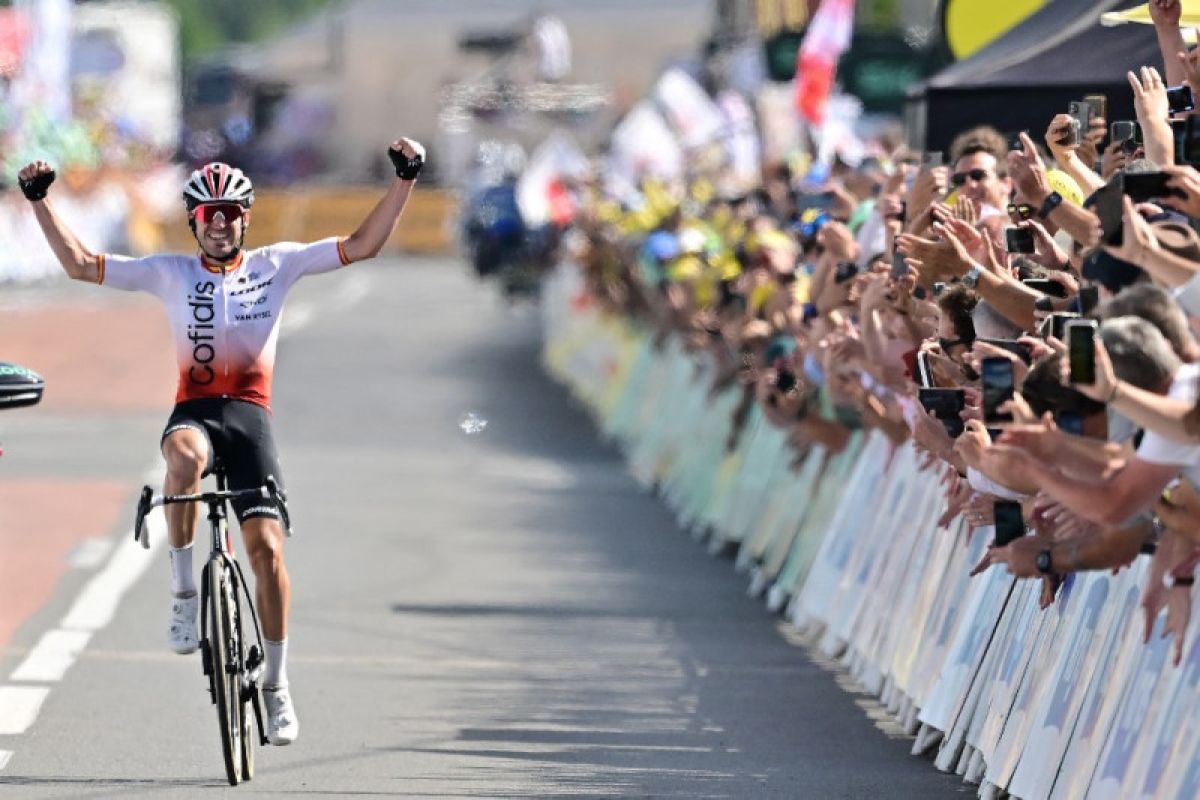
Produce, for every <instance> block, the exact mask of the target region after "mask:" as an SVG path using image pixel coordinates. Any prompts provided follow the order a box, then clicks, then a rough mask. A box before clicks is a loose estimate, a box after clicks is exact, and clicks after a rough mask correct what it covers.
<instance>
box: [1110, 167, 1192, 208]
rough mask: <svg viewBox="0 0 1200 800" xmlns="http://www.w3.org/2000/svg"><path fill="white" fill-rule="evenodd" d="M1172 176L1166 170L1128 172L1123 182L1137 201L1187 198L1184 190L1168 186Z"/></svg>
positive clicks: (1130, 196) (1128, 193) (1125, 189)
mask: <svg viewBox="0 0 1200 800" xmlns="http://www.w3.org/2000/svg"><path fill="white" fill-rule="evenodd" d="M1170 179H1171V176H1170V175H1168V174H1167V173H1165V172H1126V173H1125V174H1124V176H1123V179H1122V182H1123V184H1124V192H1125V194H1127V195H1129V199H1130V200H1132V201H1133V202H1135V203H1143V202H1145V201H1147V200H1153V199H1155V198H1158V197H1172V196H1174V197H1182V198H1184V199H1186V198H1187V195H1185V194H1184V193H1183V192H1181V191H1180V190H1178V189H1173V188H1171V187H1169V186H1167V181H1169V180H1170Z"/></svg>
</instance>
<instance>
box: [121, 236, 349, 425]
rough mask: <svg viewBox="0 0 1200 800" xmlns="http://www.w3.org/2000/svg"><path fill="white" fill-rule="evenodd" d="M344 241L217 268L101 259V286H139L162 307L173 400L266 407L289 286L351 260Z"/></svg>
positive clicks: (291, 245)
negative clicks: (170, 344) (173, 358)
mask: <svg viewBox="0 0 1200 800" xmlns="http://www.w3.org/2000/svg"><path fill="white" fill-rule="evenodd" d="M343 241H344V240H343V239H338V238H329V239H322V240H321V241H319V242H313V243H312V244H296V243H295V242H281V243H279V244H274V245H270V246H268V247H261V248H258V249H256V250H244V251H242V252H241V253H239V254H238V258H237V260H236V261H234V262H232V263H230V264H227V265H221V264H219V263H217V262H213V261H209V260H208V259H205V258H202V257H201V256H198V255H191V256H188V255H154V256H147V257H146V258H127V257H124V256H113V255H107V256H101V257H100V275H99V280H98V283H100V284H102V285H104V286H111V287H113V288H114V289H124V290H126V291H139V290H140V291H144V292H149V293H151V294H153V295H155V296H157V297H158V298H159V299H160V300H162V302H163V305H164V306H166V309H167V319H168V320H169V322H170V326H171V333H172V335H173V336H174V338H175V349H176V354H177V358H178V362H179V391H178V392H177V393H176V395H175V402H176V403H181V402H183V401H185V400H195V399H198V398H202V397H231V398H237V399H240V400H249V401H250V402H252V403H257V404H258V405H260V406H264V407H266V408H270V407H271V375H272V372H273V370H274V367H275V345H276V342H277V341H278V338H279V320H280V317H281V315H282V311H283V301H284V298H285V297H286V296H287V293H288V290H289V289H291V288H292V284H294V283H295V282H296V281H297V280H298V279H299V278H301V277H303V276H304V275H316V274H318V273H322V272H329V271H331V270H334V269H337V268H338V267H341V266H345V265H347V264H349V263H350V261H349V259H347V258H346V252H345V250H344V248H343V245H342V243H343Z"/></svg>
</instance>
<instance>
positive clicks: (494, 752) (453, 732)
mask: <svg viewBox="0 0 1200 800" xmlns="http://www.w3.org/2000/svg"><path fill="white" fill-rule="evenodd" d="M14 297H15V298H16V299H13V298H14ZM93 301H94V302H96V303H99V305H98V306H96V308H98V309H100V311H98V312H97V313H99V314H100V315H101V316H100V317H98V319H99V320H100V321H99V322H95V323H94V327H93V328H91V329H89V331H90V333H89V335H87V336H83V335H66V334H65V333H64V334H62V335H55V336H53V337H51V336H45V337H41V338H39V339H37V340H36V341H34V342H32V343H30V342H25V344H24V345H23V346H24V348H25V349H23V350H21V351H20V352H21V353H22V354H23V355H22V358H24V359H26V360H29V361H35V360H39V359H45V360H51V359H53V360H54V363H55V371H56V374H62V375H64V376H65V375H77V374H78V370H83V369H86V368H87V365H88V364H89V363H90V362H91V361H93V360H94V358H99V357H100V356H98V355H96V354H97V353H98V352H99V350H100V349H103V350H104V352H105V353H109V352H111V351H115V352H116V354H117V355H116V358H117V361H118V363H119V362H120V354H121V353H122V352H124V349H125V347H126V344H123V343H127V346H128V348H130V349H134V348H136V347H137V346H139V345H142V344H144V343H145V342H147V341H154V339H155V336H156V335H157V334H159V333H161V330H160V328H161V320H159V319H158V318H157V317H156V316H154V315H155V314H156V313H157V312H154V311H147V309H149V308H150V307H151V304H152V301H150V300H144V299H141V298H136V297H135V298H131V297H130V296H127V295H120V296H118V295H117V294H115V293H111V292H108V293H106V292H104V291H103V290H96V289H94V288H90V287H58V288H55V289H53V290H51V291H48V292H46V291H41V292H32V293H16V294H15V295H10V297H9V302H10V303H16V304H17V305H18V306H20V307H22V308H24V309H25V311H24V312H23V313H25V314H26V316H25V317H22V316H20V315H13V314H5V316H4V319H6V320H7V321H6V322H3V323H0V325H3V326H7V327H0V349H2V348H3V342H5V341H6V337H7V341H9V342H16V341H17V340H18V339H19V336H18V331H17V330H16V327H17V324H18V323H19V322H20V320H22V319H28V320H31V321H30V322H29V324H31V325H32V324H33V322H32V320H34V319H36V318H40V317H39V315H42V316H45V315H46V314H50V315H53V314H54V313H59V312H61V310H62V309H63V308H75V309H78V307H79V304H80V303H90V302H93ZM88 307H89V308H90V306H88ZM30 309H32V310H30ZM106 309H107V310H109V312H110V313H109V315H108V316H105V310H106ZM138 314H143V315H145V317H146V319H147V320H149V321H148V322H147V323H146V326H147V327H146V331H145V332H144V334H143V333H139V332H137V331H134V332H133V333H132V334H131V333H124V334H123V336H124V338H123V339H121V340H119V341H118V342H114V341H113V338H112V337H111V336H108V335H107V334H106V331H110V330H112V327H111V326H115V325H117V324H118V322H119V321H122V320H123V321H124V323H123V324H127V325H128V324H132V323H131V322H130V320H133V319H136V318H137V315H138ZM289 314H291V315H292V316H291V320H292V322H293V323H298V325H294V326H293V327H292V328H291V329H290V330H289V332H288V334H287V335H286V336H285V338H284V339H283V340H282V341H281V345H280V357H279V364H278V366H277V370H276V379H275V397H276V401H275V413H276V420H277V434H278V438H279V441H280V450H281V458H282V461H283V467H284V473H285V476H286V479H287V481H288V485H289V490H290V493H291V495H292V498H293V501H292V510H293V516H294V522H295V527H296V529H297V535H296V536H295V538H294V539H292V540H291V541H290V542H289V544H288V563H289V567H290V570H291V575H292V581H293V591H294V603H293V616H292V628H291V635H290V650H291V659H290V663H289V673H290V676H291V683H292V690H293V696H294V698H295V700H296V704H297V710H298V713H299V716H300V720H301V737H300V740H299V741H298V742H297V743H296V744H295V745H294V746H292V747H289V748H286V749H285V748H267V749H264V750H260V751H259V754H258V775H257V777H256V778H255V779H254V781H253V782H251V783H249V784H245V785H243V786H241V787H238V788H237V789H230V788H229V787H228V786H226V785H225V782H224V776H223V772H222V766H221V756H220V750H219V744H218V740H217V730H216V722H215V714H214V710H213V708H212V707H211V706H210V705H209V703H208V696H207V692H206V691H205V689H204V684H203V683H202V676H201V672H200V661H199V657H198V656H188V657H181V656H175V655H173V654H171V653H170V652H168V651H167V649H166V645H165V627H166V617H167V613H168V603H169V599H168V566H167V559H166V556H165V554H164V552H163V551H162V550H161V549H160V550H158V551H156V552H155V553H154V554H153V557H152V561H151V563H150V565H149V569H147V570H146V571H145V572H144V573H142V574H141V575H140V577H136V580H133V582H132V584H131V586H130V587H129V589H128V591H127V592H125V593H124V594H123V596H121V598H120V602H119V605H117V607H116V610H115V613H114V614H113V615H112V619H111V621H109V622H107V623H106V624H105V623H104V620H103V619H102V620H101V621H100V622H99V623H97V624H94V625H93V627H94V628H95V631H94V633H92V634H91V636H90V640H89V641H87V643H86V647H85V648H84V649H83V650H82V652H81V653H79V655H78V657H77V658H76V659H75V660H74V661H73V662H72V663H71V665H70V667H69V669H67V670H66V672H65V674H63V675H62V677H61V679H58V680H49V681H37V680H33V681H29V680H26V681H21V680H16V678H15V676H14V675H13V673H14V670H16V669H17V668H18V666H19V665H20V664H21V663H22V662H23V661H24V659H26V658H27V656H28V654H29V652H30V649H31V648H33V647H34V645H35V644H37V643H38V642H39V640H41V638H42V636H43V634H44V633H45V632H46V631H48V630H51V629H54V628H55V626H58V625H60V624H62V623H61V621H62V620H64V617H65V616H67V615H69V614H71V613H77V612H78V610H79V607H76V606H74V603H75V602H76V599H77V597H78V596H79V594H80V592H81V590H82V589H83V587H85V586H86V585H87V584H88V581H89V580H90V579H92V578H93V577H94V576H95V575H96V574H97V570H101V569H104V568H105V565H106V564H107V563H109V561H108V559H111V558H112V556H110V555H108V553H110V552H119V551H117V550H114V549H112V543H113V542H115V541H117V539H118V537H121V540H122V541H123V540H124V537H125V536H127V531H128V527H129V518H130V516H131V512H132V508H133V502H134V497H135V494H136V491H137V488H138V486H139V485H140V483H141V481H142V480H143V476H144V475H145V474H146V473H147V470H149V469H150V468H151V467H154V466H156V464H157V463H158V462H157V460H156V459H157V454H156V444H157V437H158V432H159V431H160V429H161V426H162V423H163V420H164V419H165V415H166V413H167V410H168V404H169V402H170V392H169V389H168V390H167V391H165V392H164V391H162V390H161V386H162V383H163V381H162V379H163V377H164V376H163V375H161V374H159V373H161V372H162V370H163V369H166V370H167V373H166V376H165V377H166V378H167V379H168V381H167V382H168V383H169V379H170V378H171V377H172V375H171V373H170V367H169V364H167V363H166V362H164V361H163V358H162V355H161V353H159V352H158V351H153V352H151V354H150V355H147V356H146V357H144V358H139V359H138V365H139V366H138V369H143V368H144V369H145V370H151V371H152V372H153V374H152V375H143V374H136V373H135V372H131V373H130V374H128V375H121V376H116V377H115V378H114V380H118V381H124V382H125V383H123V384H121V386H128V387H130V389H129V390H128V391H123V392H118V393H117V394H118V396H119V397H118V399H116V400H114V401H113V402H111V403H99V402H98V401H96V400H95V399H94V398H92V397H88V393H87V391H86V390H85V389H81V388H76V389H75V390H74V391H75V392H76V393H78V392H83V393H84V395H85V397H84V398H82V399H81V402H78V403H75V404H72V403H70V402H67V401H66V399H65V398H64V397H63V394H64V393H65V390H66V388H67V387H66V386H63V385H62V384H65V383H67V381H68V379H67V378H65V377H64V378H63V379H62V380H61V381H60V382H59V384H55V383H53V379H52V382H51V384H50V391H54V390H55V388H56V386H58V387H59V396H58V400H57V401H55V402H54V403H52V402H50V395H49V394H48V396H47V403H46V405H45V406H44V407H38V408H36V409H27V410H23V411H13V412H6V415H5V417H4V419H0V442H2V443H3V447H4V451H5V455H4V456H3V458H0V485H4V484H8V485H9V486H39V487H42V491H44V492H45V494H46V499H44V500H42V501H41V502H42V503H44V504H45V505H44V506H35V507H33V509H32V511H31V510H30V503H31V502H32V501H31V500H30V498H31V497H33V496H34V495H31V494H30V492H29V491H22V492H16V491H14V492H12V493H11V494H13V495H14V496H15V497H10V498H9V501H10V502H14V503H15V502H18V501H20V500H21V499H22V498H23V499H24V502H25V509H26V511H25V516H24V522H23V523H22V525H21V529H20V530H14V526H13V523H12V520H13V519H14V516H13V515H12V514H8V515H5V514H4V509H3V508H2V507H0V530H4V529H7V530H5V536H4V537H0V543H3V544H4V545H5V551H4V552H3V553H0V560H7V561H8V562H9V563H10V564H12V563H16V562H14V561H13V559H14V558H15V557H16V553H17V552H21V553H26V552H28V553H41V556H40V557H39V558H40V560H38V559H35V560H33V561H31V562H30V564H33V566H27V567H22V568H21V569H19V570H16V569H10V574H12V573H20V574H22V575H25V576H26V577H29V578H30V579H31V580H32V579H34V578H36V577H37V576H39V575H41V576H42V578H43V579H42V580H41V581H40V582H38V581H36V580H35V581H33V583H35V584H36V585H38V586H41V587H42V589H43V590H44V591H43V594H44V595H45V598H44V600H43V601H40V602H39V603H38V604H36V607H33V608H30V609H28V611H27V613H23V614H22V615H21V616H20V617H19V618H16V619H15V622H14V624H13V628H14V629H13V631H12V633H11V635H10V636H9V637H8V639H7V641H5V639H4V638H3V636H0V729H2V728H3V725H4V714H5V713H6V712H5V709H4V708H3V705H4V700H3V698H4V697H5V696H6V695H5V694H4V692H5V689H6V688H9V689H11V688H12V687H18V688H25V689H28V688H29V687H33V688H34V689H35V690H37V691H40V690H41V689H43V688H44V689H47V690H48V693H47V694H45V699H44V701H43V702H42V704H41V706H40V712H39V713H38V714H37V717H36V719H35V720H34V721H33V722H32V724H30V725H29V726H28V727H27V728H26V729H25V730H23V732H20V733H9V734H0V797H14V798H42V797H55V798H58V797H196V796H201V795H209V794H212V793H213V792H224V791H236V792H239V793H241V794H242V795H260V794H262V795H278V796H307V795H312V796H335V797H351V796H359V795H363V796H370V795H385V796H397V797H488V798H493V797H575V796H595V797H680V798H684V797H686V798H709V797H713V798H716V797H721V798H759V797H762V798H768V797H771V798H776V797H777V798H868V797H871V798H874V797H880V796H886V797H889V798H933V797H941V796H946V797H950V796H956V797H962V796H969V795H970V792H969V791H967V790H966V789H964V788H963V787H962V786H961V784H960V783H959V782H958V781H957V779H954V778H951V777H947V776H943V775H940V774H938V773H937V772H936V771H935V770H934V769H933V767H932V766H931V765H930V764H928V763H926V762H923V761H921V760H919V759H915V758H913V757H911V756H909V755H908V752H907V751H908V747H909V742H908V741H907V740H904V739H902V738H900V739H897V738H889V737H888V736H885V735H884V734H883V733H882V732H880V731H879V730H878V729H877V728H876V727H875V725H874V724H873V723H872V721H871V720H870V719H869V718H868V716H867V715H866V714H865V713H864V711H863V710H862V709H861V708H860V707H858V706H857V705H856V704H855V699H856V698H854V697H853V696H852V695H849V694H847V693H845V692H843V691H842V690H841V689H840V688H838V686H837V684H836V683H835V681H834V679H833V677H832V676H831V675H830V674H829V673H827V672H825V671H823V670H822V669H821V668H819V667H818V666H816V665H815V664H813V663H812V662H811V661H809V660H808V659H807V658H806V656H805V654H804V652H803V651H802V650H801V649H799V648H797V647H796V646H794V645H793V644H790V643H788V641H787V640H786V637H785V636H784V635H783V634H782V632H781V630H780V629H779V623H778V621H777V620H775V619H773V618H772V617H771V616H770V615H768V614H767V613H766V611H765V610H764V609H763V608H762V606H761V605H760V604H759V603H757V602H755V601H752V600H750V599H748V598H747V597H746V596H745V591H744V589H745V584H744V579H743V578H742V577H741V576H738V575H736V574H735V573H734V571H733V569H732V568H731V565H730V564H729V563H728V562H725V561H720V560H714V559H711V558H709V557H708V556H707V555H706V554H705V552H704V548H702V547H700V546H698V545H696V544H695V543H694V542H693V541H692V540H691V539H689V538H688V537H687V536H686V535H684V534H683V533H681V532H680V531H679V530H678V529H677V528H676V527H675V525H674V523H673V520H672V519H671V517H670V515H669V514H668V513H667V511H666V510H665V509H664V508H663V507H662V506H661V505H660V503H659V502H658V501H657V500H655V499H654V498H652V497H649V496H647V495H645V494H643V493H642V492H641V491H639V489H638V488H637V486H636V484H635V483H634V482H633V480H632V479H631V478H630V477H628V476H627V475H626V473H625V472H624V469H623V466H622V462H621V460H620V458H619V456H618V454H616V453H615V452H613V451H611V450H610V449H607V448H606V447H604V446H602V445H601V444H600V443H599V442H598V440H597V438H596V435H595V431H594V429H593V428H592V427H591V425H590V423H589V421H588V419H587V418H586V416H584V415H583V414H582V413H581V412H580V411H579V410H578V409H577V408H575V407H574V406H573V405H572V404H571V402H570V400H569V398H568V396H567V394H566V392H565V391H564V390H563V389H561V388H559V387H557V386H556V385H554V384H552V383H551V382H550V381H549V380H548V379H547V378H546V377H544V376H543V374H542V373H541V371H540V369H539V367H538V364H537V353H538V347H539V341H538V326H537V319H536V315H535V313H533V312H532V310H531V309H528V308H526V309H518V310H516V311H514V310H512V309H509V308H507V307H505V306H504V305H503V304H502V303H501V302H500V301H499V300H497V298H496V297H495V296H494V294H493V293H492V291H491V290H490V289H489V288H487V287H482V286H479V285H477V284H475V283H474V282H473V281H472V280H471V279H470V278H469V277H468V275H467V274H466V271H465V269H464V268H463V267H462V266H461V265H459V264H457V263H455V262H453V261H450V260H430V259H424V260H423V259H410V260H390V261H383V262H380V263H377V264H373V265H360V266H356V267H354V268H353V274H352V275H335V276H325V277H319V278H314V279H310V280H308V281H306V282H303V283H302V284H300V286H299V287H298V288H297V290H296V291H295V293H294V294H293V296H292V300H291V306H290V308H289ZM43 323H45V324H50V323H46V322H45V320H43ZM156 326H157V327H156ZM53 329H54V330H58V328H53ZM39 348H41V349H39ZM64 350H65V351H66V352H65V353H64ZM3 355H4V354H3V353H2V352H0V357H3ZM106 357H107V356H106ZM29 366H33V367H35V368H37V367H38V363H29ZM102 383H103V384H104V385H108V384H109V383H111V381H105V380H104V379H103V378H97V379H96V382H95V384H94V385H95V386H96V387H97V389H96V391H97V392H98V391H99V387H100V385H101V384H102ZM135 387H138V388H135ZM140 387H154V389H153V392H154V396H153V397H151V398H149V399H147V398H146V397H144V396H143V395H145V394H147V393H150V392H151V389H149V388H140ZM470 412H473V413H476V414H478V415H479V416H481V417H483V418H484V419H486V420H487V421H488V426H487V428H486V430H484V431H483V432H482V433H479V434H476V435H467V434H465V433H464V432H463V431H462V430H461V429H460V427H459V422H460V419H461V418H462V416H463V415H464V414H467V413H470ZM98 486H101V487H104V491H103V492H101V491H100V490H99V489H98V488H97V487H98ZM56 487H57V488H56ZM73 487H74V488H73ZM75 489H78V492H76V491H75ZM39 496H40V495H39ZM4 498H5V496H4V495H3V494H2V493H0V502H3V501H4ZM68 508H75V509H76V511H77V512H78V513H74V514H73V516H71V518H72V519H75V520H77V521H76V522H74V523H72V524H71V525H70V526H68V527H69V528H70V531H68V532H66V533H64V534H63V536H62V537H61V539H62V542H65V543H66V544H61V545H60V546H59V550H53V551H50V550H47V549H46V548H47V547H49V545H46V544H44V542H43V537H41V536H40V535H39V531H40V530H42V527H43V524H45V525H47V526H49V527H48V529H53V528H54V526H52V525H50V523H48V522H46V520H48V519H62V518H64V517H65V516H68V515H66V513H65V511H63V509H68ZM79 509H82V510H79ZM93 511H94V513H91V512H93ZM5 519H8V520H9V522H8V523H5V522H4V520H5ZM79 520H82V522H81V521H79ZM89 520H90V522H88V521H89ZM89 524H90V525H91V528H97V527H98V528H99V529H98V530H91V529H89V530H88V531H86V533H87V536H86V537H85V538H86V542H84V543H81V541H82V540H81V539H80V536H81V535H82V534H81V533H80V530H81V526H82V527H83V528H86V527H88V525H89ZM58 527H59V528H61V527H63V526H62V525H59V526H58ZM45 538H48V539H54V537H45ZM54 541H58V540H57V539H54ZM30 542H32V543H33V544H29V543H30ZM85 545H86V546H85ZM14 548H20V549H19V551H18V549H14ZM39 548H41V549H40V550H39ZM89 548H90V549H89ZM89 553H90V554H91V555H90V556H89V555H88V554H89ZM55 554H57V555H55ZM30 558H32V556H30ZM64 558H65V559H67V560H69V561H70V565H69V566H63V564H62V563H61V562H60V560H61V559H64ZM0 563H3V562H2V561H0ZM39 570H40V572H39ZM131 580H132V579H131ZM37 596H39V597H40V596H41V595H37ZM0 599H2V600H3V601H4V602H5V604H7V605H9V606H12V605H13V604H14V603H15V602H16V600H17V599H18V598H17V595H16V593H15V592H12V591H11V590H9V591H8V592H7V593H5V590H4V589H3V587H0ZM83 605H85V606H88V609H87V610H85V611H84V613H85V614H86V613H88V611H95V609H94V607H93V605H94V604H93V605H89V604H88V603H83ZM73 608H74V609H75V611H72V609H73ZM9 696H10V697H11V695H9ZM10 711H11V709H10ZM5 754H7V755H5Z"/></svg>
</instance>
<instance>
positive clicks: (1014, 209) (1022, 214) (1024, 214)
mask: <svg viewBox="0 0 1200 800" xmlns="http://www.w3.org/2000/svg"><path fill="white" fill-rule="evenodd" d="M1036 213H1037V209H1036V208H1034V207H1033V206H1031V205H1029V203H1009V204H1008V216H1010V217H1012V218H1014V219H1020V220H1026V219H1033V215H1034V214H1036Z"/></svg>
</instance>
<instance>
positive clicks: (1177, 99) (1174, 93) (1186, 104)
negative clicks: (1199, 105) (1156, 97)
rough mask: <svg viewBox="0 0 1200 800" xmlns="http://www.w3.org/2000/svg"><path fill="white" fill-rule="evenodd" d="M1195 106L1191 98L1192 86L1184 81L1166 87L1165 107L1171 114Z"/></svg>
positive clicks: (1188, 109) (1189, 109)
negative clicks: (1177, 84)
mask: <svg viewBox="0 0 1200 800" xmlns="http://www.w3.org/2000/svg"><path fill="white" fill-rule="evenodd" d="M1195 107H1196V104H1195V103H1194V102H1193V100H1192V87H1190V86H1188V85H1187V84H1186V83H1184V84H1180V85H1179V86H1170V87H1168V88H1167V108H1168V109H1170V112H1171V113H1172V114H1180V113H1183V112H1184V111H1191V110H1192V109H1193V108H1195Z"/></svg>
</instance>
